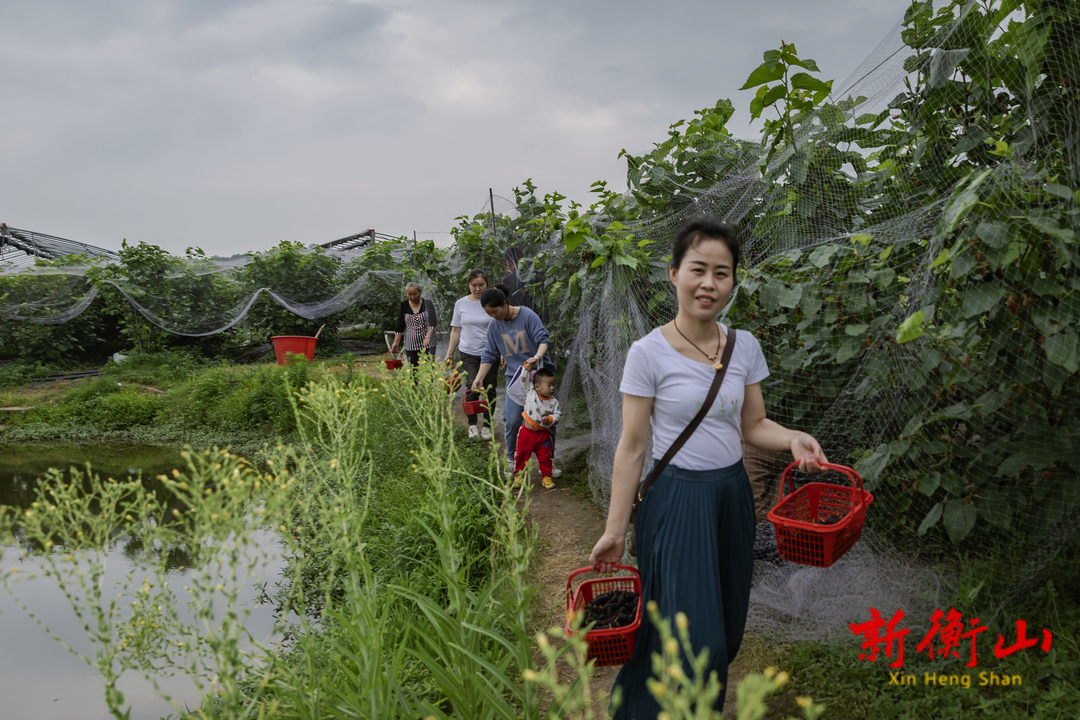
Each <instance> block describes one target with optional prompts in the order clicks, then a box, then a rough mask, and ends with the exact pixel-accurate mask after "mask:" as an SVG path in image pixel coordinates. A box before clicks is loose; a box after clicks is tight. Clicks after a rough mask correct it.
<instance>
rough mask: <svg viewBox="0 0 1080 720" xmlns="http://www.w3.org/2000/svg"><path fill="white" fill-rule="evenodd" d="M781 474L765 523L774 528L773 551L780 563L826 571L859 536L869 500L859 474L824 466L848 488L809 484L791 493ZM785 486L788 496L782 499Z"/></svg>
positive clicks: (871, 499)
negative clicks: (843, 479) (844, 480)
mask: <svg viewBox="0 0 1080 720" xmlns="http://www.w3.org/2000/svg"><path fill="white" fill-rule="evenodd" d="M796 465H798V463H797V462H793V463H791V464H790V465H788V466H787V467H786V468H785V469H784V474H783V477H782V478H781V479H780V501H779V502H778V503H777V505H776V507H774V508H773V509H772V510H770V511H769V516H768V517H769V521H770V522H772V523H773V525H774V526H775V527H776V549H777V552H778V553H779V555H780V557H781V558H783V559H784V560H788V561H790V562H794V563H799V564H800V565H810V566H811V567H822V568H826V567H829V566H830V565H832V564H833V563H834V562H836V561H837V560H839V559H840V558H841V557H842V556H843V555H844V553H846V552H847V551H848V550H850V549H851V546H852V545H854V544H855V541H856V540H858V539H859V536H860V535H862V529H863V521H864V520H865V519H866V508H867V506H868V505H869V504H870V503H872V502H874V496H873V495H871V494H870V493H868V492H867V491H866V490H864V489H863V481H862V478H861V477H859V474H858V473H857V472H855V471H854V470H852V469H851V468H849V467H846V466H844V465H834V464H833V463H824V464H823V465H822V467H824V468H825V469H827V470H834V471H836V472H838V473H840V474H842V475H846V476H847V477H848V479H850V480H851V487H849V486H847V485H833V484H831V483H823V482H812V483H807V484H806V485H803V486H802V487H800V488H799V489H798V490H796V489H795V479H794V478H793V477H792V476H791V470H792V468H794V467H795V466H796ZM788 482H790V483H791V489H792V492H791V493H790V494H788V495H784V490H785V489H786V487H787V484H788ZM830 517H840V520H839V521H838V522H836V523H833V524H828V525H827V524H823V522H822V521H823V520H826V519H829V518H830Z"/></svg>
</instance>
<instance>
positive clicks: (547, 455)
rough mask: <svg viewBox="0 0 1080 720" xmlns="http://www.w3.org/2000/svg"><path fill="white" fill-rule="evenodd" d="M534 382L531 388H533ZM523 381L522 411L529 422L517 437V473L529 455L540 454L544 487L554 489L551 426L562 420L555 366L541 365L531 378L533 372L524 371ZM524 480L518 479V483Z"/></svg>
mask: <svg viewBox="0 0 1080 720" xmlns="http://www.w3.org/2000/svg"><path fill="white" fill-rule="evenodd" d="M530 383H531V385H532V386H531V387H529V385H530ZM521 384H522V385H523V386H525V390H526V393H525V410H524V411H523V412H522V413H521V416H522V418H524V420H525V422H524V423H523V424H522V425H521V430H519V431H518V437H517V456H516V457H515V458H514V475H515V476H516V475H517V474H518V473H520V472H521V471H522V469H524V467H525V466H526V465H527V464H528V462H529V458H530V457H531V456H532V454H533V453H534V452H535V453H536V459H537V461H539V463H540V476H541V477H542V478H543V480H542V482H543V484H544V488H545V489H547V490H552V489H554V487H555V481H554V480H552V479H551V431H550V430H549V429H548V428H550V427H551V426H552V425H554V424H555V423H557V422H559V416H560V415H561V414H562V413H561V412H560V411H559V401H558V400H556V399H555V373H554V372H552V370H551V368H540V369H539V370H537V371H536V372H535V373H533V375H532V379H531V380H530V378H529V373H528V372H527V371H523V372H522V373H521ZM520 484H521V480H520V479H518V478H515V479H514V485H515V486H517V485H520Z"/></svg>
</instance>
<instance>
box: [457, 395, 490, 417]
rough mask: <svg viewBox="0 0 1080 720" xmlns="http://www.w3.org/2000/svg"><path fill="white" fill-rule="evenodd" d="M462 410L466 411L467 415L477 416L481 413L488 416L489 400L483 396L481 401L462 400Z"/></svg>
mask: <svg viewBox="0 0 1080 720" xmlns="http://www.w3.org/2000/svg"><path fill="white" fill-rule="evenodd" d="M461 409H462V410H464V411H465V414H466V415H477V414H479V413H484V414H485V415H486V414H487V411H488V406H487V398H485V397H484V396H483V395H481V396H480V399H479V400H465V399H462V401H461Z"/></svg>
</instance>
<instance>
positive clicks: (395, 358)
mask: <svg viewBox="0 0 1080 720" xmlns="http://www.w3.org/2000/svg"><path fill="white" fill-rule="evenodd" d="M383 362H385V363H386V369H387V370H397V369H398V368H400V367H401V366H402V365H404V364H405V361H404V360H402V359H401V353H397V354H396V355H395V354H394V353H391V352H389V351H387V353H386V358H385V359H384V360H383Z"/></svg>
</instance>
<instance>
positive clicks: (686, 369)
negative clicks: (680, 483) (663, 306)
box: [619, 325, 769, 470]
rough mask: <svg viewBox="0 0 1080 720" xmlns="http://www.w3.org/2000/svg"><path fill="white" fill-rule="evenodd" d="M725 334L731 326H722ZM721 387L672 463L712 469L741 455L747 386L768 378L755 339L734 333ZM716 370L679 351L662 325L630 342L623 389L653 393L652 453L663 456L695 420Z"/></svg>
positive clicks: (693, 468)
mask: <svg viewBox="0 0 1080 720" xmlns="http://www.w3.org/2000/svg"><path fill="white" fill-rule="evenodd" d="M721 327H723V328H724V333H725V334H727V326H724V325H722V326H721ZM736 338H737V339H736V341H735V349H734V351H733V353H732V356H731V364H730V365H729V366H728V371H727V374H726V375H725V376H724V382H723V384H721V385H720V392H719V393H718V394H717V396H716V399H715V400H714V401H713V404H712V407H711V408H710V409H709V414H708V415H706V416H705V419H704V420H702V421H701V424H700V425H698V428H697V430H695V431H694V434H693V435H691V436H690V439H689V440H687V441H686V444H685V445H683V446H682V449H681V450H679V452H678V453H676V455H675V457H674V458H672V460H671V464H672V465H676V466H678V467H681V468H684V469H686V470H713V469H716V468H723V467H727V466H729V465H733V464H735V463H736V462H738V461H739V460H740V459H741V458H742V406H743V400H744V399H745V397H746V386H747V385H753V384H755V383H759V382H761V381H762V380H764V379H765V378H767V377H769V368H768V366H767V365H766V364H765V355H764V353H762V352H761V345H760V344H759V343H758V341H757V338H756V337H754V336H753V335H751V334H750V333H748V332H744V331H739V332H738V333H737V334H736ZM715 374H716V370H715V368H714V367H713V366H712V365H706V364H704V363H699V362H694V361H693V360H691V359H690V358H687V357H684V356H683V355H681V354H679V352H678V351H677V350H675V348H673V347H671V344H670V343H669V342H668V341H667V340H666V339H665V338H664V336H663V334H661V332H660V328H656V329H654V330H653V331H652V332H650V333H649V334H648V335H646V336H645V337H643V338H641V339H640V340H638V341H637V342H635V343H634V344H633V345H631V346H630V352H629V353H627V355H626V366H625V367H624V368H623V378H622V385H620V386H619V390H620V391H622V392H623V393H626V394H627V395H637V396H638V397H651V398H654V400H653V410H652V416H651V418H650V426H651V428H652V437H653V448H652V453H653V458H654V459H656V460H659V459H660V458H661V457H663V456H664V453H665V452H667V449H668V448H669V447H671V444H672V443H673V442H675V438H677V437H679V435H680V434H681V433H682V431H683V430H685V429H686V426H687V425H689V424H690V421H691V420H693V419H694V416H695V415H696V414H697V412H698V410H700V409H701V404H702V403H703V402H704V401H705V396H706V395H708V394H709V386H710V385H712V381H713V377H714V375H715Z"/></svg>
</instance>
